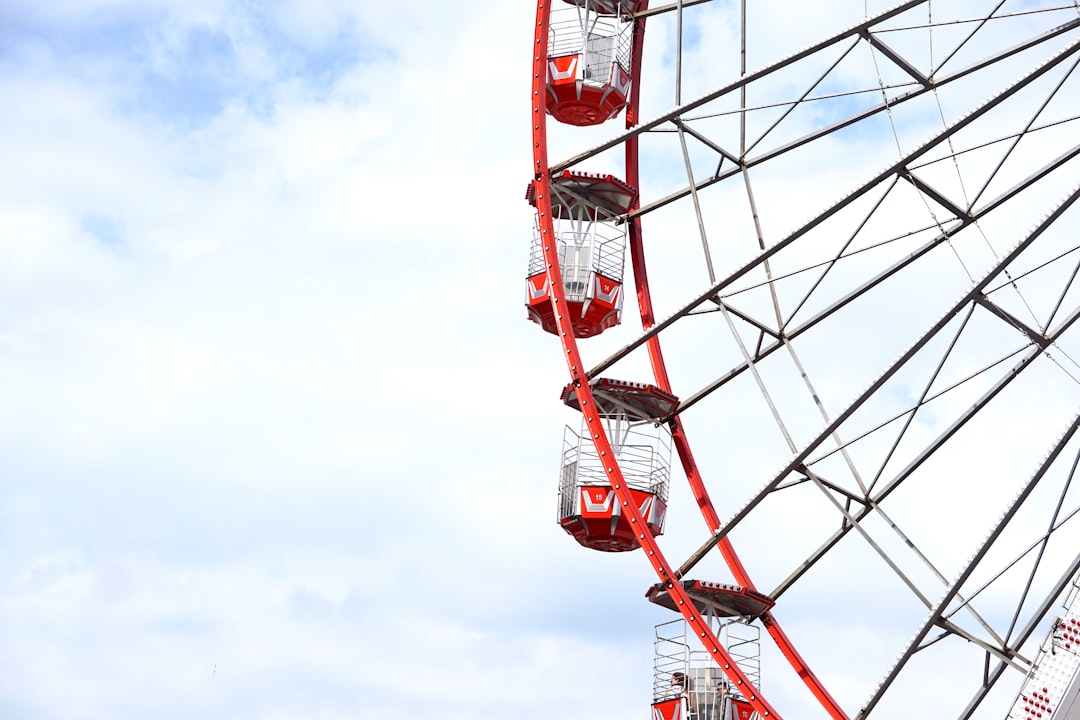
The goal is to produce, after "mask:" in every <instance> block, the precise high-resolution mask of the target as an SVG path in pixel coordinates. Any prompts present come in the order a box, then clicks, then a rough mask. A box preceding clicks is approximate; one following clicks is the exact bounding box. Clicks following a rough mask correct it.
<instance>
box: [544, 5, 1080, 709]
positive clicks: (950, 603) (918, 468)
mask: <svg viewBox="0 0 1080 720" xmlns="http://www.w3.org/2000/svg"><path fill="white" fill-rule="evenodd" d="M556 4H558V3H556ZM578 4H581V3H578ZM854 5H855V6H856V7H855V8H853V9H852V11H853V12H857V17H856V18H854V21H853V23H852V24H851V25H850V26H849V27H847V28H846V29H842V30H837V31H834V32H831V33H829V34H827V35H826V36H825V37H824V39H821V40H819V41H817V42H814V43H812V44H810V45H808V46H806V47H804V48H803V49H801V50H798V51H796V52H793V53H791V54H789V55H787V56H785V57H782V58H779V59H777V58H764V57H755V56H754V49H755V42H759V43H760V42H761V41H762V39H763V38H764V37H765V35H766V34H769V36H770V37H772V36H773V34H777V33H778V32H779V28H780V26H781V25H782V24H780V23H776V22H775V19H769V18H757V22H758V25H757V26H756V27H757V28H758V30H757V32H758V33H759V34H757V35H755V29H754V28H755V24H754V21H755V18H754V15H753V13H754V10H753V9H752V8H751V9H750V10H749V11H748V10H747V8H746V7H745V5H744V7H743V8H742V10H741V11H740V10H739V9H737V8H734V9H733V8H732V5H731V4H730V3H727V4H721V3H714V2H707V1H704V0H699V1H698V2H693V1H690V0H687V1H686V2H677V3H672V4H667V5H663V6H652V7H649V4H648V3H639V4H638V5H637V6H636V8H635V10H634V12H635V15H634V21H633V33H634V39H633V46H632V54H631V58H630V68H631V75H632V78H633V85H632V87H631V96H630V98H629V104H628V107H627V108H626V111H625V128H624V129H614V128H615V125H616V123H619V124H621V122H620V121H616V120H611V121H608V122H607V123H606V124H604V125H603V126H601V130H607V137H608V139H606V140H603V141H602V142H600V143H599V144H595V145H594V146H593V147H591V148H590V149H587V150H581V149H580V148H578V147H575V140H576V138H577V137H579V136H578V135H575V133H576V132H577V129H572V128H564V127H560V126H555V125H554V124H551V125H550V126H549V122H550V121H549V119H548V118H547V116H546V103H547V93H546V92H545V78H546V74H547V52H548V42H547V39H548V36H549V28H548V23H549V19H550V11H551V2H550V0H540V1H539V2H538V5H537V14H536V34H535V43H534V49H535V53H534V62H533V107H532V117H533V120H534V122H533V127H532V137H533V143H534V163H535V164H534V174H535V178H534V181H533V188H532V193H533V197H534V198H535V205H536V209H537V231H538V237H539V244H540V246H541V249H542V251H543V259H544V263H545V264H546V267H547V273H548V280H549V282H550V283H551V286H552V287H553V288H554V291H553V303H554V309H555V314H556V319H557V324H558V330H559V332H558V333H557V334H558V337H559V341H560V342H561V344H562V349H563V355H564V357H565V359H566V363H567V369H568V371H569V375H570V382H571V384H572V386H573V387H574V392H575V393H576V404H577V406H578V407H580V409H581V411H582V413H583V415H584V421H583V422H584V426H585V427H586V428H588V431H589V432H591V434H592V441H593V442H594V443H595V446H596V450H597V454H598V457H599V458H600V461H601V464H602V472H603V473H606V475H607V478H608V480H609V482H610V483H611V486H612V487H613V488H614V490H615V493H616V497H617V498H618V501H619V503H620V505H622V511H623V513H624V514H625V515H626V516H628V517H630V518H631V522H633V523H635V524H636V526H637V527H638V528H639V529H640V530H641V532H640V534H639V535H638V540H639V541H640V544H641V546H642V549H643V552H644V555H645V556H646V557H647V559H648V560H649V562H650V564H651V566H652V568H653V570H654V571H655V573H656V574H657V576H658V577H659V579H660V582H661V583H664V584H665V585H666V586H667V587H668V590H669V593H670V594H671V597H672V600H673V602H674V603H675V604H676V605H677V606H678V607H679V608H680V609H681V611H682V614H683V616H684V618H685V619H686V621H687V623H688V627H689V629H690V632H691V633H693V634H694V635H695V636H696V637H697V638H698V640H699V641H700V642H701V645H702V647H703V648H704V650H705V651H706V652H707V653H709V654H710V655H711V656H712V657H713V659H714V660H715V661H716V662H717V663H718V664H719V665H720V667H721V668H724V669H725V670H726V672H727V674H728V676H729V678H730V679H731V680H732V682H735V683H736V684H738V685H739V687H740V688H742V693H743V695H744V696H746V697H747V698H748V699H749V700H750V702H751V704H752V705H753V707H754V709H755V710H756V711H757V712H758V714H759V715H761V716H762V717H768V718H772V717H782V716H784V717H799V718H800V720H803V719H805V718H811V717H832V718H869V717H874V718H879V719H881V718H894V717H895V718H902V717H909V716H926V717H935V718H942V717H957V718H973V717H998V718H1000V717H1003V716H1004V715H1005V713H1006V712H1007V710H1003V709H1002V708H1008V707H1011V705H1012V700H1013V698H1014V697H1015V695H1016V693H1017V692H1018V688H1019V687H1020V686H1021V684H1022V682H1023V680H1024V678H1025V677H1026V676H1027V674H1028V673H1029V672H1030V671H1031V670H1032V663H1033V658H1034V652H1035V649H1037V646H1038V643H1039V640H1040V639H1041V634H1040V633H1044V632H1045V631H1046V629H1047V627H1049V623H1050V622H1051V619H1052V613H1053V611H1054V607H1055V604H1057V603H1058V602H1059V601H1060V598H1061V596H1062V595H1063V593H1064V592H1065V591H1066V589H1067V587H1068V585H1069V582H1070V580H1071V579H1072V578H1073V577H1074V576H1075V575H1076V573H1077V572H1078V570H1080V555H1078V550H1080V518H1077V517H1076V516H1077V514H1078V512H1080V489H1078V488H1076V487H1075V485H1076V484H1075V483H1073V476H1074V472H1075V469H1076V467H1077V465H1078V463H1080V436H1078V435H1077V432H1076V430H1077V428H1078V425H1080V347H1078V345H1080V333H1078V332H1076V331H1075V330H1074V326H1075V325H1076V320H1077V319H1078V318H1080V287H1078V284H1080V283H1078V278H1077V276H1078V274H1080V205H1077V203H1076V200H1077V199H1078V197H1080V158H1078V155H1080V69H1078V68H1077V66H1078V65H1080V5H1078V4H1077V3H1076V2H1058V3H1053V2H1047V3H1042V2H1011V1H1005V0H999V1H998V2H988V3H984V2H974V1H973V2H951V3H934V2H927V1H926V0H909V1H908V2H904V3H901V4H900V5H897V6H895V7H891V8H889V9H885V10H881V11H876V12H875V11H873V9H872V8H869V7H868V6H867V5H866V4H865V3H855V4H854ZM841 10H842V8H839V7H838V8H837V9H836V13H835V14H836V15H837V16H839V17H842V12H841ZM822 12H823V13H825V12H826V11H824V10H823V11H822ZM829 12H832V10H831V9H830V11H829ZM748 13H749V14H748ZM646 29H648V30H649V36H650V38H651V37H652V36H653V35H654V34H655V35H657V36H658V40H657V43H658V52H657V53H656V55H655V56H653V55H648V54H646V53H645V52H644V48H645V43H644V37H645V35H646V32H645V31H646ZM724 38H726V41H725V40H723V39H724ZM774 39H775V38H774ZM777 42H779V41H777ZM748 57H749V58H751V59H756V60H758V61H761V64H760V65H759V66H758V67H757V69H748V64H749V63H748ZM691 93H693V94H694V97H693V99H689V100H687V99H685V98H684V95H687V96H689V95H690V94H691ZM588 137H589V138H590V139H592V142H595V138H596V137H597V135H595V134H588ZM556 153H560V154H563V153H565V159H561V155H560V159H555V160H552V159H551V158H555V157H556ZM549 156H550V157H549ZM566 170H575V171H592V172H612V171H616V170H617V171H621V172H622V173H623V177H624V178H625V180H626V182H627V183H628V184H629V185H630V186H632V187H633V188H635V189H636V190H637V191H638V193H639V200H638V203H637V204H636V205H635V207H634V208H633V209H632V210H631V211H630V212H628V213H626V214H625V215H624V216H622V217H621V218H619V222H621V223H625V224H626V225H627V228H628V235H629V241H628V243H629V248H630V259H631V265H632V271H633V284H634V289H635V291H636V296H637V307H638V315H639V317H640V330H633V329H631V327H630V326H631V325H633V322H632V321H631V320H630V319H629V318H628V319H627V321H625V323H624V325H623V327H620V328H616V329H613V330H608V331H607V334H606V335H604V336H603V337H602V338H596V339H590V340H587V341H583V342H581V343H579V342H578V341H577V340H576V339H575V338H574V332H573V327H572V323H571V318H570V317H568V316H567V315H566V313H561V312H560V304H561V306H562V307H565V302H566V298H565V297H564V293H563V289H562V284H561V283H560V282H559V279H560V275H559V273H560V270H559V258H558V249H557V243H556V242H554V230H553V228H554V225H553V218H552V215H553V210H552V208H553V206H552V190H551V178H552V177H553V176H556V175H557V174H559V173H562V172H563V171H566ZM822 208H823V209H822ZM646 250H648V258H649V259H648V261H646ZM688 296H689V297H688ZM586 349H587V350H588V355H589V356H590V357H589V359H588V361H587V360H586V358H585V355H586V352H585V351H586ZM643 368H645V369H648V371H651V374H652V377H651V378H648V380H649V381H651V382H655V383H656V385H657V386H658V387H660V388H662V389H664V390H665V391H669V392H672V393H673V394H675V395H677V396H678V397H679V398H681V402H680V404H679V406H678V407H677V409H676V411H675V412H674V413H673V414H672V415H671V416H670V417H668V418H666V422H667V423H668V424H669V426H670V428H671V431H672V438H673V442H674V446H675V448H676V450H677V452H678V455H679V458H680V461H681V464H682V468H683V470H684V472H685V476H686V479H687V488H688V493H687V504H689V497H690V496H692V497H693V499H694V503H693V504H694V505H696V507H697V508H700V512H701V516H702V520H703V523H701V522H700V521H696V522H695V523H694V524H693V527H691V524H690V522H689V521H686V522H685V524H684V522H683V521H682V520H677V519H676V518H675V515H674V513H675V512H676V508H675V504H676V503H677V502H678V499H677V498H675V497H673V500H672V508H671V510H670V511H669V532H668V535H669V536H671V537H670V544H669V541H668V540H669V539H668V538H665V540H664V542H663V543H661V542H659V541H658V540H657V539H656V538H655V537H653V535H652V533H651V532H650V531H649V529H648V528H647V527H646V526H645V523H644V522H643V521H642V518H641V517H640V516H639V514H638V512H637V510H636V508H635V507H634V503H633V502H631V498H630V495H629V488H628V487H626V483H625V482H624V481H623V478H622V473H621V469H620V467H619V465H618V462H617V461H616V460H615V459H614V453H613V452H612V448H611V444H610V441H609V439H608V437H607V436H606V433H605V431H604V428H603V422H602V421H601V417H600V415H599V414H598V412H597V408H596V403H595V402H594V401H593V398H592V394H591V391H590V381H594V380H595V379H597V378H599V377H600V376H601V374H608V373H612V372H613V373H614V374H615V375H616V376H620V377H627V378H629V379H634V380H645V379H646V378H642V377H640V372H641V370H642V369H643ZM691 434H693V435H694V437H695V440H694V443H693V450H692V449H691V441H690V439H689V437H690V435H691ZM714 497H715V498H718V500H717V501H716V502H714V500H713V498H714ZM662 544H663V545H664V546H665V547H667V550H666V551H662V549H661V545H662ZM674 553H679V554H678V555H675V554H674ZM669 556H670V557H677V558H678V560H677V561H675V562H672V561H670V560H669V559H668V557H669ZM720 560H722V562H720ZM691 574H699V575H701V576H703V577H705V576H708V579H724V578H720V577H716V576H719V575H722V574H727V575H728V576H729V577H730V578H731V579H732V580H733V581H734V582H735V583H738V584H739V585H741V586H743V587H746V588H750V589H755V590H757V591H760V592H763V593H766V594H768V595H769V596H770V597H772V598H773V599H775V600H776V605H775V606H774V607H773V608H772V610H770V611H767V612H765V613H764V614H763V615H762V616H761V617H760V618H758V621H759V623H760V625H761V626H762V627H763V629H764V630H765V631H766V633H767V634H768V636H769V637H770V638H771V640H772V645H773V647H775V648H776V657H777V659H779V658H781V657H782V658H784V659H786V661H787V664H789V665H790V668H791V669H790V671H784V670H781V669H780V668H770V669H765V670H764V671H763V673H762V674H763V675H764V676H765V678H766V680H765V681H766V682H769V683H771V684H770V686H769V687H770V688H773V689H770V690H766V689H762V688H758V687H756V686H755V685H756V682H757V678H756V676H755V678H754V681H753V682H752V681H751V678H750V677H748V676H747V675H745V674H744V673H743V672H742V670H741V669H740V668H739V666H738V665H737V663H735V662H733V661H732V658H731V657H730V655H729V654H728V652H727V650H726V649H725V648H724V646H723V644H722V643H721V642H720V639H719V638H717V637H716V636H715V635H714V634H713V633H712V631H711V630H710V629H709V627H708V624H707V623H706V622H704V620H703V619H702V618H701V617H699V616H698V615H697V613H696V611H695V609H694V607H693V603H692V602H691V601H690V598H689V597H688V596H686V594H685V592H684V591H683V589H682V587H681V583H680V582H678V581H679V580H680V579H682V578H684V577H690V576H691ZM841 619H843V620H844V622H840V620H841ZM839 648H846V649H847V650H848V652H844V653H842V652H838V649H839ZM943 679H947V682H946V683H942V682H941V681H942V680H943ZM792 686H796V687H794V688H793V687H792ZM799 686H802V687H803V688H804V689H802V690H799V689H798V687H799ZM943 686H944V687H943ZM772 698H777V699H776V700H775V701H773V700H772ZM781 698H782V699H784V700H785V701H786V702H787V703H789V704H790V709H789V708H788V707H787V706H782V705H781V703H780V699H781ZM792 698H795V699H792Z"/></svg>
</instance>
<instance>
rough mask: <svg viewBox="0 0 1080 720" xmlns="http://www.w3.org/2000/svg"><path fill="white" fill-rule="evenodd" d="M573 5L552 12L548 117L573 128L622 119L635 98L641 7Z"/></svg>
mask: <svg viewBox="0 0 1080 720" xmlns="http://www.w3.org/2000/svg"><path fill="white" fill-rule="evenodd" d="M571 4H572V5H574V7H565V6H556V7H553V8H552V10H551V23H550V29H549V31H548V78H547V80H548V82H547V89H548V112H549V113H550V114H551V115H552V116H553V117H554V118H555V119H556V120H558V121H559V122H562V123H566V124H568V125H577V126H586V125H597V124H600V123H602V122H604V121H605V120H609V119H611V118H613V117H615V116H616V115H618V114H619V112H620V111H621V110H622V109H623V108H624V107H625V106H626V104H627V98H628V97H629V95H630V83H631V77H630V55H631V52H632V48H633V29H634V23H633V16H632V13H633V10H634V9H635V8H636V6H637V2H629V1H623V2H607V1H605V0H599V1H597V0H581V2H574V3H571Z"/></svg>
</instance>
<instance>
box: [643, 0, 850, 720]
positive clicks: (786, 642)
mask: <svg viewBox="0 0 1080 720" xmlns="http://www.w3.org/2000/svg"><path fill="white" fill-rule="evenodd" d="M647 6H648V0H644V2H643V3H642V8H641V9H642V10H644V9H647ZM644 35H645V20H644V18H639V19H638V21H637V26H636V27H635V28H634V36H633V42H634V44H633V49H632V54H631V68H630V76H631V77H632V78H633V79H634V80H633V85H632V86H631V89H630V92H631V96H630V99H629V105H628V107H627V109H626V127H627V129H630V128H632V127H633V126H634V125H636V124H637V122H638V117H637V115H638V101H639V97H640V88H641V80H640V79H641V57H642V48H643V46H644ZM626 182H627V184H629V185H630V186H631V187H635V188H637V187H641V176H640V171H639V169H638V136H637V135H634V136H632V137H630V138H628V139H627V141H626ZM629 225H630V227H629V231H630V232H629V234H630V262H631V266H632V267H633V270H634V285H635V288H636V290H637V298H638V310H639V313H640V315H641V326H642V329H643V330H648V329H649V328H651V327H652V326H653V324H654V323H655V322H656V318H655V315H654V313H653V306H652V295H651V293H650V291H649V279H648V272H647V269H646V263H645V249H644V245H643V243H642V231H641V221H640V219H639V218H634V219H633V220H632V221H631V222H630V223H629ZM647 348H648V352H649V361H650V363H651V364H652V369H653V375H654V377H655V379H656V384H657V386H658V387H660V388H661V389H662V390H664V391H666V392H669V393H670V392H672V389H671V380H670V377H669V376H668V372H667V365H666V364H665V363H664V354H663V351H662V350H661V348H660V338H659V336H653V337H651V338H649V340H648V341H647ZM671 436H672V441H673V442H674V443H675V449H676V451H677V452H678V453H679V461H680V462H681V463H682V466H683V472H685V473H686V479H687V481H688V483H689V484H690V489H691V491H692V492H693V494H694V499H695V500H696V501H697V504H698V507H699V508H700V509H701V515H702V517H703V518H704V519H705V524H706V526H707V527H708V528H709V532H710V533H715V532H716V531H717V530H719V529H720V525H721V522H720V516H719V515H718V514H717V513H716V509H715V508H714V507H713V504H712V500H711V499H710V498H709V492H708V490H707V489H706V488H705V483H704V481H703V480H702V477H701V472H700V471H699V470H698V467H697V462H696V461H695V460H694V455H693V453H692V452H691V450H690V442H689V440H687V437H686V432H685V430H684V429H683V426H682V421H681V420H680V419H679V417H678V416H677V415H676V416H675V417H674V418H673V419H672V422H671ZM718 548H719V550H720V554H721V555H722V556H723V558H724V561H725V562H726V563H727V566H728V568H729V569H730V570H731V573H732V575H733V576H734V578H735V581H736V582H737V583H738V584H740V585H742V586H743V587H747V588H749V589H751V590H757V587H756V586H755V585H754V581H753V580H752V579H751V578H750V574H749V573H748V572H747V571H746V568H745V566H744V565H743V564H742V560H740V558H739V556H738V554H737V553H736V552H735V548H734V547H733V546H732V544H731V541H730V540H729V539H728V538H727V537H725V538H723V539H722V540H721V541H720V543H719V545H718ZM761 622H762V625H764V626H765V629H766V631H767V632H768V633H769V636H770V637H772V639H773V642H774V643H776V646H777V648H779V650H780V652H781V653H782V654H783V655H784V657H785V658H787V661H788V662H789V663H790V664H791V667H792V668H793V669H794V670H795V672H796V674H797V675H798V676H799V677H800V678H801V679H802V681H803V682H804V683H805V684H806V686H807V687H808V688H809V689H810V692H811V693H812V694H813V695H814V697H815V698H816V699H817V701H818V702H819V703H820V704H821V706H822V707H823V708H824V709H825V710H826V712H828V713H829V715H830V717H832V718H834V719H835V720H848V716H847V713H845V712H844V710H843V709H842V708H841V707H840V705H839V703H837V702H836V700H835V699H834V698H833V697H832V695H831V694H829V691H828V690H827V689H826V688H825V686H824V685H823V684H822V683H821V680H820V679H818V677H817V676H816V675H815V674H814V673H813V671H812V670H811V669H810V667H809V666H808V665H807V664H806V662H805V661H804V660H803V658H802V656H801V655H800V654H799V651H798V650H797V649H796V648H795V646H794V645H793V644H792V642H791V639H790V638H789V637H788V636H787V634H786V633H785V632H784V630H783V628H782V627H780V624H779V622H777V620H776V617H775V616H774V615H773V613H772V611H771V610H769V611H766V612H765V613H764V614H763V615H762V616H761Z"/></svg>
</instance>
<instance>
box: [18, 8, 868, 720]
mask: <svg viewBox="0 0 1080 720" xmlns="http://www.w3.org/2000/svg"><path fill="white" fill-rule="evenodd" d="M854 5H857V6H858V7H856V8H855V10H854V11H853V15H852V18H853V19H854V18H857V17H859V16H861V13H862V11H863V4H862V3H855V4H854ZM534 10H535V8H534V6H533V4H532V3H530V2H487V3H446V2H435V1H434V0H417V1H415V2H391V3H387V2H374V1H373V0H359V2H348V1H347V0H318V1H317V2H316V1H306V2H300V1H299V0H296V1H290V0H282V1H281V2H266V3H251V2H236V1H232V0H193V1H191V2H182V3H181V2H168V1H166V0H153V1H146V2H124V1H121V0H50V2H31V1H28V0H27V1H24V0H5V2H3V3H2V4H0V107H2V108H3V111H2V112H3V115H2V118H3V119H2V120H0V408H2V410H0V716H3V717H5V718H18V719H19V720H39V719H40V720H45V719H53V718H56V719H59V718H64V719H65V720H83V719H86V720H96V719H99V718H100V719H102V720H106V719H108V720H113V719H115V718H155V719H157V718H161V719H169V718H177V719H180V718H184V719H188V718H208V719H209V718H222V719H224V718H228V719H230V720H242V719H248V718H251V719H259V720H278V719H281V720H284V719H290V720H292V719H299V718H311V719H318V720H336V719H338V718H380V719H386V720H397V719H401V720H419V719H420V718H424V719H425V720H426V719H429V718H440V719H442V718H445V719H446V720H455V719H458V718H461V719H464V718H469V719H470V720H496V719H499V720H503V719H505V718H518V719H520V720H531V719H533V718H535V719H536V720H539V719H540V718H545V719H546V718H560V720H585V719H586V718H587V719H588V720H615V719H616V718H618V719H619V720H625V719H626V718H633V717H638V718H643V717H646V716H647V713H648V704H649V701H650V698H651V695H650V693H651V663H652V641H653V625H654V624H656V623H658V622H662V621H664V620H667V619H669V617H674V616H669V615H668V614H666V613H665V612H664V611H662V610H660V609H658V608H656V607H653V606H651V605H649V604H648V603H647V602H645V601H644V600H643V595H644V592H645V590H646V588H647V587H648V586H649V584H651V582H652V581H653V580H652V577H651V575H650V572H649V569H648V567H647V564H646V563H645V561H644V560H643V559H642V558H641V557H640V556H638V555H636V554H626V555H620V556H612V555H606V556H598V555H596V554H592V553H588V552H586V551H584V550H582V549H581V548H579V547H577V546H576V545H575V544H574V543H573V541H572V540H570V538H568V537H567V536H565V535H564V534H563V533H562V532H561V531H560V530H559V529H558V528H557V526H556V525H555V510H556V507H555V499H556V483H557V479H558V462H559V450H560V447H561V442H562V427H563V424H564V423H567V422H574V421H575V416H574V414H573V413H572V412H571V411H569V410H567V409H566V408H564V407H562V406H561V405H560V404H559V402H558V394H559V392H560V390H561V387H562V385H563V383H564V382H565V371H564V366H563V364H562V359H561V353H560V351H559V348H558V346H557V344H556V343H554V342H553V338H551V337H550V336H547V335H545V334H544V333H542V332H541V331H540V330H539V328H538V327H536V326H535V325H533V324H531V323H529V322H527V321H526V319H525V313H524V308H523V305H522V303H523V297H524V284H523V280H524V272H525V267H526V261H527V253H528V242H529V237H530V231H531V224H532V214H531V209H530V208H529V207H528V205H527V204H526V203H525V202H524V199H523V198H524V191H525V187H526V183H527V181H528V180H529V177H530V174H529V173H530V166H531V152H530V150H531V148H530V144H529V143H530V137H529V127H528V122H529V104H528V92H529V73H530V56H529V45H530V43H531V37H532V35H531V32H532V27H531V26H532V21H533V17H534ZM824 15H825V14H824V13H821V14H811V15H809V16H807V17H806V18H802V19H800V18H789V19H788V22H787V23H785V24H782V27H781V29H780V30H778V32H777V34H776V38H775V41H776V42H777V43H779V44H780V45H781V46H783V47H784V49H785V50H786V49H790V48H788V45H790V44H791V43H792V42H795V41H794V40H792V38H793V37H795V36H796V35H797V34H798V33H796V30H797V29H799V28H801V29H802V31H803V33H804V34H805V35H807V36H810V37H812V36H814V35H815V34H816V33H818V32H819V25H821V24H822V22H823V20H822V18H823V17H824ZM844 24H846V23H844ZM729 25H730V23H729ZM663 38H664V36H663V35H662V34H661V33H660V32H659V31H658V32H657V36H656V38H655V40H656V41H657V42H662V41H663ZM762 53H763V55H766V54H767V53H766V52H765V51H764V50H763V51H762ZM728 60H729V61H733V60H732V59H731V58H729V59H728ZM656 62H659V60H656ZM653 102H654V104H655V105H657V106H664V103H666V102H668V101H667V100H654V101H653ZM620 122H621V121H620ZM684 219H685V220H689V218H684ZM785 221H786V219H785V220H783V221H780V220H778V222H785ZM622 339H623V340H625V336H623V338H622ZM634 379H638V378H634ZM685 499H686V498H684V500H685ZM719 579H723V578H719Z"/></svg>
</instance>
